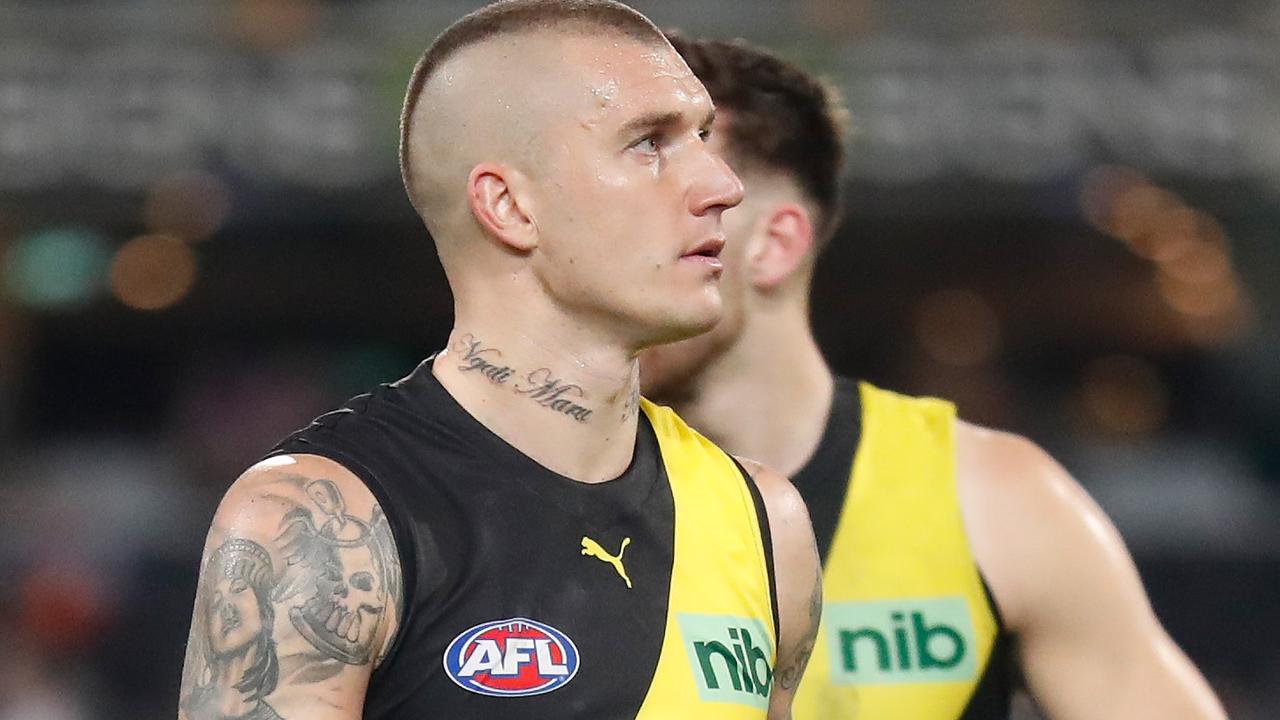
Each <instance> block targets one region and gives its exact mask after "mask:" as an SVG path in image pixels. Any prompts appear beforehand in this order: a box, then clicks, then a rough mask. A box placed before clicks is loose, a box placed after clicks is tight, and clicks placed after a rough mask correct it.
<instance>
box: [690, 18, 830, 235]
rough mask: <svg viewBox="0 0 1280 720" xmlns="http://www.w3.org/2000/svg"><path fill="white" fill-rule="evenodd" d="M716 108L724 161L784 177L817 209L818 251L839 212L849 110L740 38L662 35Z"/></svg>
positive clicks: (814, 80)
mask: <svg viewBox="0 0 1280 720" xmlns="http://www.w3.org/2000/svg"><path fill="white" fill-rule="evenodd" d="M667 39H668V40H670V41H671V44H672V45H673V46H674V47H675V49H676V51H678V52H679V53H680V54H681V55H682V56H683V57H684V59H685V62H687V63H688V64H689V69H691V70H693V73H694V74H695V75H697V76H698V79H699V80H701V81H702V84H703V85H705V86H706V88H707V92H709V93H711V98H712V100H714V101H715V104H716V107H717V108H720V109H723V110H727V111H728V113H729V119H730V121H729V124H728V139H727V143H726V146H727V147H728V149H729V153H730V156H731V157H730V160H731V164H733V165H734V166H735V169H737V170H741V171H747V172H749V171H751V170H763V171H765V172H769V171H773V172H783V173H786V174H787V175H789V176H790V177H792V178H793V179H794V180H795V181H796V182H797V183H798V184H799V186H800V189H801V191H802V192H803V193H804V194H805V196H806V197H807V198H808V199H809V200H810V201H811V202H812V203H813V204H814V205H815V206H816V207H817V210H818V213H817V214H818V217H817V218H815V222H814V242H815V245H816V246H817V250H818V251H820V250H821V249H822V248H823V247H824V246H825V245H826V244H827V241H828V240H829V239H830V237H831V235H832V233H833V232H835V228H836V225H838V224H839V222H840V214H841V211H842V205H843V203H842V202H841V195H840V175H841V173H842V172H843V170H844V143H843V138H844V135H845V132H846V127H847V123H848V111H847V110H846V109H845V108H844V106H843V104H842V103H841V101H840V97H839V94H838V93H837V92H836V91H835V88H834V87H832V86H831V85H830V84H829V83H827V82H825V81H823V80H821V79H819V78H818V77H816V76H814V75H813V74H811V73H809V72H807V71H805V70H804V69H802V68H800V67H798V66H797V65H794V64H792V63H790V62H787V61H786V60H783V59H782V58H780V57H778V56H777V55H774V54H773V53H771V52H769V51H767V50H763V49H761V48H758V47H754V46H752V45H750V44H748V43H747V42H745V41H743V40H735V41H733V42H725V41H722V40H706V39H693V38H689V37H687V36H684V35H682V34H681V33H680V32H679V31H674V30H671V31H668V32H667Z"/></svg>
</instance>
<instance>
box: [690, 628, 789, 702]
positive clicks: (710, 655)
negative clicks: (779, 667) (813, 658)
mask: <svg viewBox="0 0 1280 720" xmlns="http://www.w3.org/2000/svg"><path fill="white" fill-rule="evenodd" d="M679 621H680V632H681V634H682V635H683V636H684V645H685V650H686V651H687V653H688V655H689V665H690V666H691V668H692V670H693V677H694V682H695V683H696V684H697V686H698V695H699V696H700V697H701V698H702V699H703V700H704V701H707V702H729V703H738V704H742V705H750V706H752V707H756V708H767V707H768V706H769V688H770V687H771V683H772V680H773V659H774V658H773V638H772V637H771V636H770V634H769V632H768V630H766V629H765V626H764V623H762V622H760V621H759V620H757V619H755V618H742V617H736V616H732V615H696V614H692V613H680V615H679Z"/></svg>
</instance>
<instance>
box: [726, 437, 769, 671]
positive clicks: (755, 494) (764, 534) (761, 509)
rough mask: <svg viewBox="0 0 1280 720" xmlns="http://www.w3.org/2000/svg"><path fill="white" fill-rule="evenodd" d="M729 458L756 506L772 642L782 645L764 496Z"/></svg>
mask: <svg viewBox="0 0 1280 720" xmlns="http://www.w3.org/2000/svg"><path fill="white" fill-rule="evenodd" d="M729 459H730V460H732V461H733V464H734V465H735V466H736V467H737V468H738V472H740V473H742V479H743V480H745V481H746V483H747V489H748V490H750V491H751V502H752V503H754V504H755V506H756V519H757V521H758V522H759V523H760V538H761V540H762V542H763V544H764V568H765V572H766V573H768V574H769V610H770V611H772V612H773V642H774V647H782V645H781V643H782V624H781V623H779V622H778V576H777V573H776V571H775V570H774V568H773V533H772V531H770V529H769V512H768V510H767V509H766V508H765V506H764V496H763V495H761V494H760V486H758V485H756V480H755V478H753V477H751V473H749V472H747V469H746V468H744V467H742V463H740V462H738V458H736V457H734V456H732V455H729Z"/></svg>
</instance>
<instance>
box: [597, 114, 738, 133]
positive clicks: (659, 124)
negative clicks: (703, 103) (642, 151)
mask: <svg viewBox="0 0 1280 720" xmlns="http://www.w3.org/2000/svg"><path fill="white" fill-rule="evenodd" d="M715 119H716V109H715V108H711V109H710V110H708V111H707V114H706V116H705V117H704V118H703V120H702V124H701V125H699V126H698V129H700V130H702V129H706V128H709V127H711V123H712V122H713V121H715ZM683 120H684V113H681V112H679V111H676V110H669V111H658V112H652V113H648V114H645V115H641V116H640V117H637V118H632V119H630V120H628V121H627V122H625V123H623V124H622V128H621V129H620V130H619V131H618V132H619V134H621V135H631V134H634V133H637V132H640V131H647V130H664V129H667V128H670V127H674V126H676V125H679V124H680V123H681V122H682V121H683Z"/></svg>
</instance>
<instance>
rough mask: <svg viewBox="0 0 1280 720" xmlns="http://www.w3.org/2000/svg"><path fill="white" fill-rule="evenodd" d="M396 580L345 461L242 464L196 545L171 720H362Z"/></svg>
mask: <svg viewBox="0 0 1280 720" xmlns="http://www.w3.org/2000/svg"><path fill="white" fill-rule="evenodd" d="M400 581H401V576H400V562H399V555H398V553H397V551H396V548H395V543H394V542H393V540H392V538H391V532H390V528H389V527H388V525H387V521H386V518H385V517H384V516H383V514H382V509H381V508H380V507H379V506H378V504H377V502H375V500H374V498H373V496H372V494H370V492H369V490H368V488H366V487H365V485H364V483H362V482H361V481H360V480H359V479H358V478H356V477H355V476H354V475H352V474H351V473H350V472H348V471H347V470H346V469H345V468H343V467H342V466H340V465H338V464H336V463H334V462H333V461H331V460H327V459H324V458H319V457H315V456H309V455H294V456H285V457H280V458H273V459H271V460H267V461H264V462H262V463H259V464H258V465H256V466H254V467H253V468H250V469H249V471H248V472H246V473H245V474H244V475H243V476H241V477H240V478H239V479H238V480H236V482H235V483H234V484H233V485H232V486H231V489H230V490H228V491H227V494H226V497H224V498H223V500H222V504H221V505H220V506H219V507H218V511H217V513H216V514H215V515H214V518H213V527H212V528H211V529H210V531H209V537H208V540H207V541H206V543H205V551H204V558H203V560H202V569H201V572H200V582H199V586H198V588H197V591H196V601H195V611H194V612H193V613H192V620H191V633H190V635H189V637H188V641H187V656H186V662H185V666H184V668H183V672H182V690H181V694H180V696H179V700H178V717H179V720H232V719H233V718H234V719H235V720H242V719H243V720H275V719H277V718H292V719H296V720H303V719H304V718H305V719H306V720H312V719H315V720H348V719H351V718H359V717H360V716H361V711H362V708H363V705H364V693H365V688H366V687H367V685H368V681H369V673H370V672H371V671H372V669H373V668H374V667H375V666H376V665H377V663H378V662H379V661H380V659H381V657H382V655H383V654H384V653H385V652H386V649H387V647H388V646H389V645H390V643H391V639H392V638H393V637H394V635H395V631H396V621H397V617H398V614H399V609H400V606H401V603H402V600H403V599H402V597H401V593H400V587H401V582H400Z"/></svg>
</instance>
